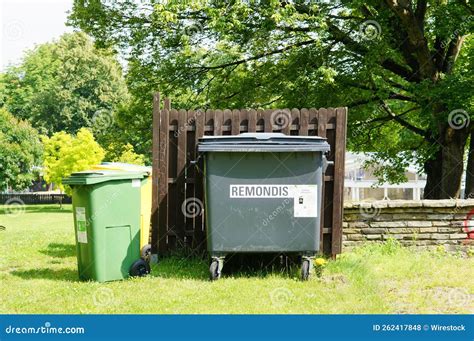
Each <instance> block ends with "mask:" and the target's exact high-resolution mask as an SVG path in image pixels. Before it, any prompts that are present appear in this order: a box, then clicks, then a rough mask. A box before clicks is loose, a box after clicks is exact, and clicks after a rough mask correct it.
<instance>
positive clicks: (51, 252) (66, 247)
mask: <svg viewBox="0 0 474 341" xmlns="http://www.w3.org/2000/svg"><path fill="white" fill-rule="evenodd" d="M39 252H41V253H42V254H44V255H46V256H50V257H55V258H67V257H74V256H75V255H76V245H74V244H62V243H50V244H49V245H48V246H47V248H46V249H44V250H40V251H39Z"/></svg>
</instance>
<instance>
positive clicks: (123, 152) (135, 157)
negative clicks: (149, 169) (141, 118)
mask: <svg viewBox="0 0 474 341" xmlns="http://www.w3.org/2000/svg"><path fill="white" fill-rule="evenodd" d="M118 147H119V149H118V151H119V154H118V155H117V154H116V156H112V157H111V161H113V162H123V163H129V164H132V165H140V166H144V165H145V157H144V156H143V155H141V154H137V153H135V151H134V149H133V146H132V145H131V144H130V143H127V144H126V145H120V146H118ZM115 153H117V149H116V150H114V151H113V152H112V153H107V156H109V155H110V156H111V155H114V154H115ZM110 156H109V157H110Z"/></svg>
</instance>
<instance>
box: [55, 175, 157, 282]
mask: <svg viewBox="0 0 474 341" xmlns="http://www.w3.org/2000/svg"><path fill="white" fill-rule="evenodd" d="M147 177H148V174H147V173H146V172H140V171H133V172H132V171H130V172H125V171H113V170H94V171H84V172H77V173H73V174H71V176H70V177H69V178H67V179H64V180H63V184H65V185H69V186H71V188H72V202H73V213H74V226H75V235H76V245H77V264H78V271H79V278H80V279H81V280H94V281H98V282H107V281H114V280H120V279H124V278H127V277H128V276H144V275H146V274H148V273H149V272H150V265H149V264H148V262H147V261H145V260H144V259H143V258H141V255H140V227H141V219H140V210H141V205H140V196H141V187H142V181H146V179H147Z"/></svg>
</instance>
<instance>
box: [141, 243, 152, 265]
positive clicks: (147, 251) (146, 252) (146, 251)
mask: <svg viewBox="0 0 474 341" xmlns="http://www.w3.org/2000/svg"><path fill="white" fill-rule="evenodd" d="M140 255H141V257H142V258H143V259H144V260H146V261H147V262H150V256H151V245H150V244H146V245H145V246H143V247H142V250H141V251H140Z"/></svg>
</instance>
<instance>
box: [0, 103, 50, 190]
mask: <svg viewBox="0 0 474 341" xmlns="http://www.w3.org/2000/svg"><path fill="white" fill-rule="evenodd" d="M41 154H42V145H41V141H40V138H39V134H38V132H37V131H36V130H35V129H34V128H33V127H31V125H30V124H29V123H28V122H26V121H24V120H18V119H16V118H15V117H13V115H12V114H10V113H9V112H8V111H6V110H5V109H4V108H0V190H3V189H6V187H7V186H9V187H12V188H13V189H14V190H22V189H25V188H27V187H28V186H29V185H31V182H32V181H33V180H34V176H35V175H34V174H35V172H34V171H33V168H34V166H39V164H40V162H41Z"/></svg>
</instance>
